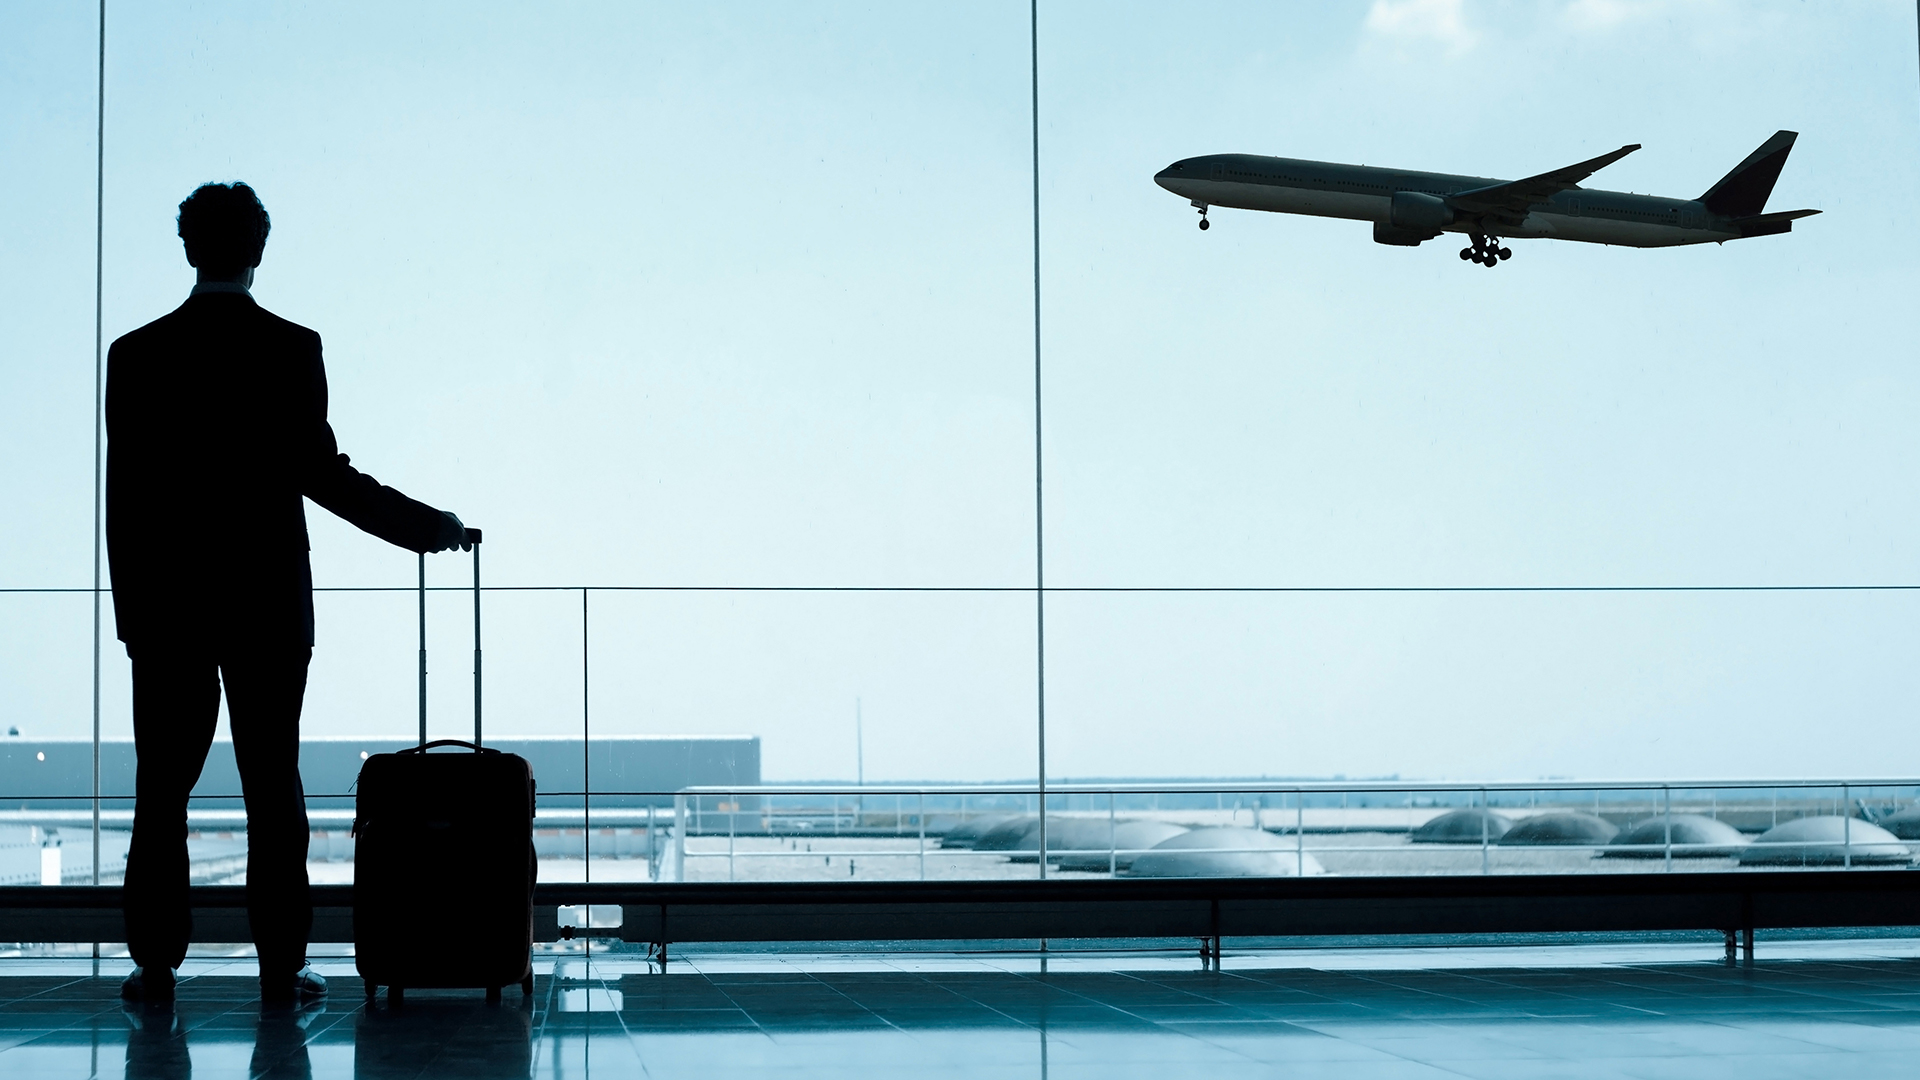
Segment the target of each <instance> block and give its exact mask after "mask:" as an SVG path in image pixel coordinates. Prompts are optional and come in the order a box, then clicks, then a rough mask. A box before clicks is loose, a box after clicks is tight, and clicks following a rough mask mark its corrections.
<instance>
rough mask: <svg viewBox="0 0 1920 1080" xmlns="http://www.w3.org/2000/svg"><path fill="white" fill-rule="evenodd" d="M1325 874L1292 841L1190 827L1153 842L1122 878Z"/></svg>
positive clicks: (1250, 831)
mask: <svg viewBox="0 0 1920 1080" xmlns="http://www.w3.org/2000/svg"><path fill="white" fill-rule="evenodd" d="M1303 870H1304V872H1305V873H1307V874H1324V873H1326V870H1325V868H1323V867H1322V866H1321V865H1320V861H1319V860H1318V859H1315V858H1314V857H1313V856H1311V855H1305V856H1303V855H1301V854H1300V853H1298V852H1297V851H1296V850H1295V849H1294V845H1293V842H1292V841H1288V840H1281V839H1280V838H1279V837H1277V836H1274V835H1273V834H1272V833H1270V832H1266V831H1264V830H1261V829H1233V828H1218V829H1194V830H1192V831H1191V832H1184V833H1181V834H1180V835H1179V836H1174V837H1169V838H1168V839H1166V840H1163V841H1161V842H1160V843H1158V844H1155V845H1154V847H1153V849H1152V850H1151V851H1148V852H1146V853H1144V854H1142V855H1140V856H1139V857H1138V858H1136V859H1134V860H1133V865H1132V866H1130V867H1128V868H1127V871H1126V876H1127V877H1152V878H1173V877H1182V878H1192V877H1294V876H1295V875H1297V874H1298V873H1300V872H1301V871H1303Z"/></svg>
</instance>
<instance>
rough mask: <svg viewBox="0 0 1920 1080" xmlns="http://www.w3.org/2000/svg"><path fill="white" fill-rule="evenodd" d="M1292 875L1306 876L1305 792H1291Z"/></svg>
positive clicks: (1296, 790) (1297, 790)
mask: <svg viewBox="0 0 1920 1080" xmlns="http://www.w3.org/2000/svg"><path fill="white" fill-rule="evenodd" d="M1293 876H1294V877H1306V876H1307V793H1306V792H1305V791H1301V790H1299V789H1295V790H1294V793H1293Z"/></svg>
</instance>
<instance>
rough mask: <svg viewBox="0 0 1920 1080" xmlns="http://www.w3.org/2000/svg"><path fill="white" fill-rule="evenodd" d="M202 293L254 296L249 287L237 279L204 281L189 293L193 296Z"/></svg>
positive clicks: (250, 297) (249, 297)
mask: <svg viewBox="0 0 1920 1080" xmlns="http://www.w3.org/2000/svg"><path fill="white" fill-rule="evenodd" d="M202 293H239V294H240V295H241V296H244V297H247V298H248V299H252V298H253V294H252V293H250V292H248V291H247V287H246V286H245V285H242V284H240V283H239V282H237V281H202V282H199V283H197V284H196V285H194V287H193V291H192V292H190V293H188V294H187V295H188V296H189V297H193V296H199V295H201V294H202Z"/></svg>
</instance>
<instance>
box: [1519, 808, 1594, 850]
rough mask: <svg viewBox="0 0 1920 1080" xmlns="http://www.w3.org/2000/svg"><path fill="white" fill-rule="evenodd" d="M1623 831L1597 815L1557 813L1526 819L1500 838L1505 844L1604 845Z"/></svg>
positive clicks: (1537, 815)
mask: <svg viewBox="0 0 1920 1080" xmlns="http://www.w3.org/2000/svg"><path fill="white" fill-rule="evenodd" d="M1619 832H1620V830H1619V829H1618V828H1616V827H1614V825H1613V824H1612V823H1611V822H1609V821H1607V819H1605V818H1603V817H1600V816H1599V815H1597V814H1589V813H1586V812H1584V811H1580V810H1555V811H1553V812H1552V813H1547V814H1535V815H1534V816H1532V817H1530V818H1523V819H1522V820H1521V821H1520V822H1519V823H1518V824H1516V825H1515V826H1514V827H1513V828H1511V829H1508V830H1507V831H1506V834H1505V835H1503V836H1501V837H1500V843H1502V844H1540V845H1547V844H1604V843H1607V842H1608V841H1610V840H1612V839H1613V838H1614V837H1615V836H1617V835H1618V834H1619Z"/></svg>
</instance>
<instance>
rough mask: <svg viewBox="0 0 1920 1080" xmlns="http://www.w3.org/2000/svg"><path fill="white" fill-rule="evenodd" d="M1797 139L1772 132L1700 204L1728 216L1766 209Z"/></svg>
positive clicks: (1788, 133) (1749, 214)
mask: <svg viewBox="0 0 1920 1080" xmlns="http://www.w3.org/2000/svg"><path fill="white" fill-rule="evenodd" d="M1799 137H1800V133H1799V132H1797V131H1776V132H1774V133H1773V138H1771V139H1768V140H1767V141H1766V142H1763V143H1761V144H1760V148H1759V149H1758V150H1755V151H1754V152H1753V153H1751V154H1748V155H1747V159H1746V160H1745V161H1742V162H1741V163H1740V164H1738V165H1735V166H1734V167H1733V171H1732V172H1730V173H1728V174H1727V175H1725V176H1723V177H1721V178H1720V182H1719V183H1717V184H1715V185H1713V186H1712V187H1710V188H1708V189H1707V193H1706V194H1705V195H1702V196H1700V202H1701V203H1703V204H1705V206H1706V208H1707V209H1708V210H1709V211H1711V212H1713V213H1715V214H1724V215H1726V216H1727V217H1734V218H1744V217H1755V216H1757V215H1758V214H1759V213H1760V212H1761V211H1762V210H1765V209H1766V208H1767V196H1769V195H1772V194H1773V183H1774V181H1776V180H1778V179H1780V170H1781V169H1782V168H1784V167H1785V166H1786V164H1787V155H1788V154H1790V153H1792V152H1793V141H1794V140H1795V139H1798V138H1799ZM1781 231H1782V232H1784V231H1785V230H1784V229H1783V230H1781Z"/></svg>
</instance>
